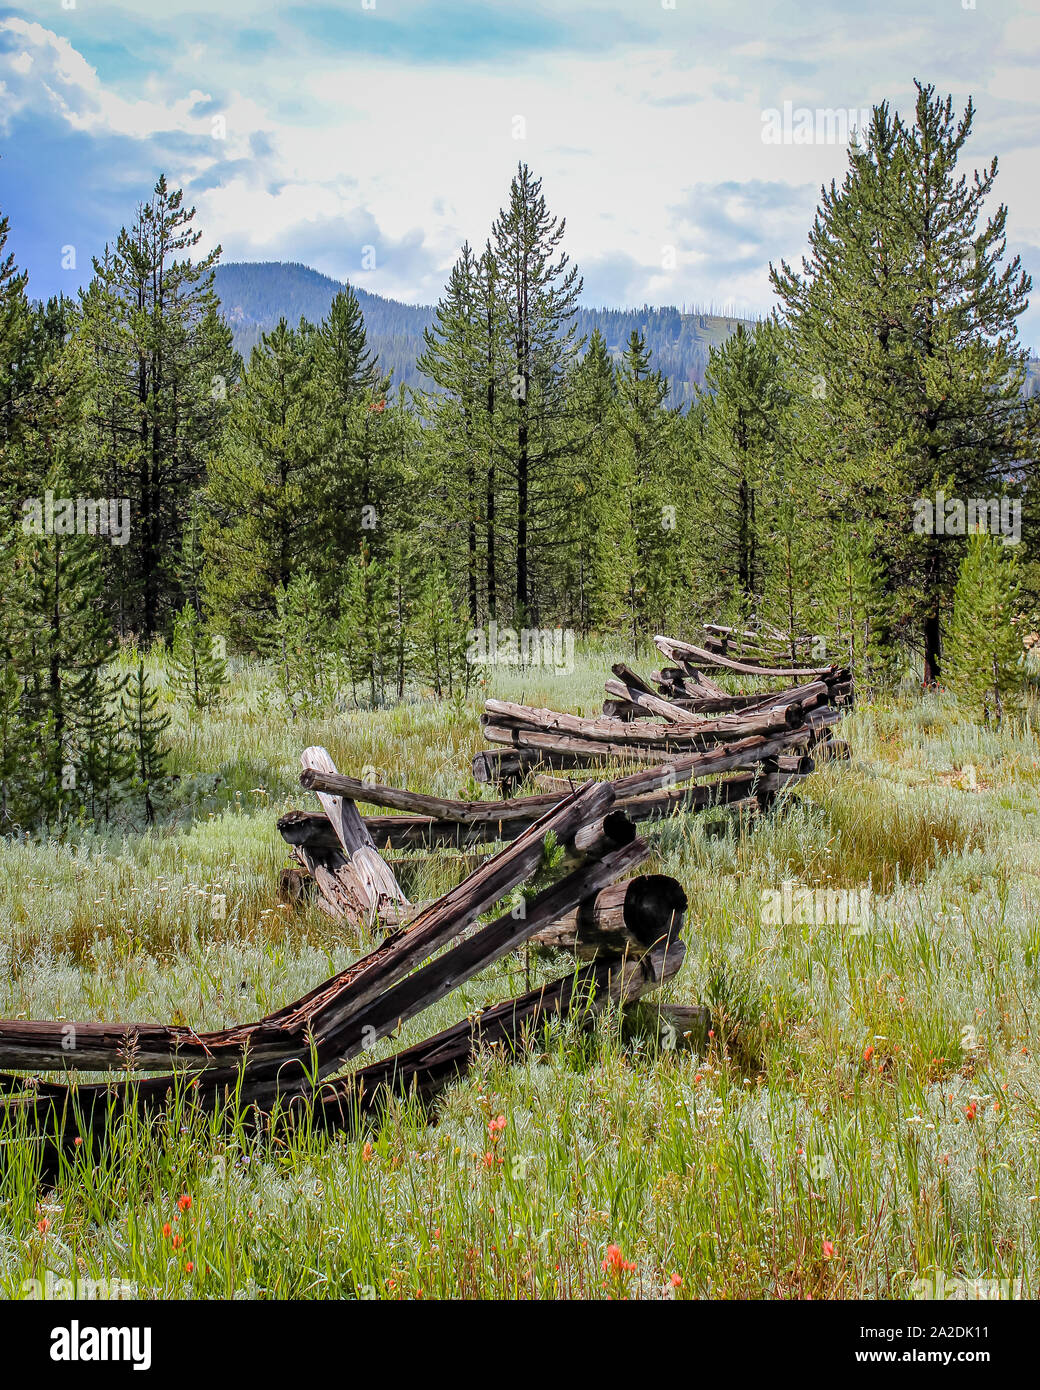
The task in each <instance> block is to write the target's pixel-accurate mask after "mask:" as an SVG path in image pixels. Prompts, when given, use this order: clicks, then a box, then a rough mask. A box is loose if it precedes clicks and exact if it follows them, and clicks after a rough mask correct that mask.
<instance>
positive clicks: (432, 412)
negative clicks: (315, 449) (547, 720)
mask: <svg viewBox="0 0 1040 1390" xmlns="http://www.w3.org/2000/svg"><path fill="white" fill-rule="evenodd" d="M479 276H480V267H479V266H478V262H477V258H476V257H475V256H474V254H473V251H472V249H471V247H470V245H469V242H465V243H464V244H463V247H462V251H461V253H460V255H459V258H458V260H457V261H456V262H455V264H454V265H453V266H452V269H451V274H450V275H449V277H448V284H447V286H446V288H445V291H444V294H443V296H442V297H441V299H440V301H439V302H438V304H437V307H436V309H435V310H434V322H433V324H432V325H431V326H430V327H429V328H427V329H426V330H425V331H424V334H423V341H424V351H423V353H422V355H421V356H420V357H419V361H418V367H419V370H420V371H421V372H423V373H424V375H426V376H428V377H429V378H430V380H431V381H432V382H434V384H435V385H436V386H437V387H438V388H439V389H438V390H437V391H436V392H431V393H428V394H427V395H426V396H425V397H424V398H423V401H422V408H423V413H424V415H425V416H426V419H427V421H428V422H429V425H430V429H431V433H432V437H433V439H434V441H435V445H434V449H433V450H432V451H431V453H432V454H433V465H434V466H433V468H432V469H431V477H430V480H429V486H428V496H429V497H430V499H431V502H432V504H433V512H434V516H435V517H436V521H437V524H438V527H439V529H440V534H441V543H440V550H441V554H442V556H443V558H444V560H445V561H446V562H447V563H449V564H451V566H452V569H453V570H454V572H456V573H462V574H464V575H465V582H466V596H467V603H468V607H469V615H470V621H471V622H472V623H473V624H474V626H475V625H476V624H477V622H478V618H479V612H480V600H479V590H480V584H481V579H482V566H481V558H480V551H481V548H482V547H481V541H482V539H483V540H484V541H485V543H486V536H485V537H484V538H482V537H481V536H480V522H481V517H482V516H483V514H484V511H485V501H486V486H487V479H486V471H487V437H488V429H487V425H488V421H487V418H486V410H487V373H486V361H487V351H488V341H487V338H486V336H485V334H486V325H485V319H484V316H483V315H482V314H481V310H480V303H479V300H480V289H479V285H478V279H479ZM491 351H492V355H493V356H494V355H495V353H494V346H493V345H492V348H491ZM492 389H493V387H492ZM445 542H448V544H445ZM483 572H484V573H485V574H486V561H485V564H484V567H483ZM490 587H491V591H492V594H493V592H494V588H495V585H494V582H493V581H492V583H491V586H490Z"/></svg>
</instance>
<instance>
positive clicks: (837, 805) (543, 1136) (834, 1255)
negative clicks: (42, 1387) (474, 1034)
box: [0, 645, 1040, 1299]
mask: <svg viewBox="0 0 1040 1390" xmlns="http://www.w3.org/2000/svg"><path fill="white" fill-rule="evenodd" d="M624 655H625V653H623V652H621V651H620V650H618V651H615V650H613V649H610V648H608V647H606V646H601V645H596V646H592V645H590V646H587V647H584V648H581V649H580V650H579V654H578V660H577V665H576V669H575V670H574V671H573V672H570V673H566V674H564V673H557V672H548V671H538V670H528V671H518V670H514V669H508V668H499V669H497V670H493V671H492V672H491V673H490V674H489V676H488V677H487V682H486V684H483V685H479V686H477V687H474V688H472V689H471V690H470V692H469V694H468V697H467V698H466V699H458V700H455V701H444V702H437V701H435V700H433V699H432V697H428V696H424V697H422V698H418V697H417V698H415V699H414V700H412V701H411V702H408V703H406V704H404V705H402V706H399V707H396V708H391V709H386V710H377V711H364V710H361V711H358V710H353V709H350V710H345V711H343V712H339V713H336V714H334V715H330V716H329V717H322V718H319V717H299V718H292V717H291V716H290V715H289V713H288V712H287V711H286V710H285V709H284V708H283V707H282V705H281V703H280V700H279V697H278V695H277V693H276V688H275V684H274V682H273V678H272V676H271V675H270V673H269V672H266V671H265V670H264V669H263V668H261V667H259V666H256V665H246V664H241V665H237V666H236V665H234V664H233V665H232V672H231V677H232V678H231V685H230V688H229V692H228V698H227V700H226V701H225V702H224V704H223V705H222V706H220V707H219V708H217V709H216V710H214V711H212V712H209V713H206V714H204V715H202V716H199V717H193V718H190V719H189V718H188V717H187V715H186V713H185V711H184V709H183V708H179V709H178V708H176V707H174V706H173V705H172V704H171V706H170V708H171V711H172V712H173V715H174V724H173V726H172V728H171V730H170V733H169V739H170V742H171V744H172V749H173V753H172V759H171V772H172V773H173V774H175V776H176V780H175V781H174V782H173V784H172V786H171V790H170V793H169V795H168V796H167V797H166V798H165V800H164V803H163V808H162V812H161V815H160V819H159V822H158V824H157V825H155V826H154V827H152V828H150V829H148V830H147V831H143V830H142V829H141V828H140V826H139V825H137V824H135V823H133V822H131V821H127V822H126V823H125V824H120V823H118V822H117V823H115V824H113V826H111V827H110V828H109V829H108V830H106V831H105V832H104V833H102V832H100V831H98V830H95V829H92V828H89V827H81V828H70V829H68V830H67V831H65V832H64V833H63V834H62V835H61V837H60V838H58V837H52V838H50V839H47V838H39V837H37V838H30V839H25V840H21V841H12V840H5V841H0V1016H2V1017H23V1018H24V1017H28V1018H59V1019H70V1020H74V1019H106V1020H132V1019H140V1020H155V1021H161V1022H167V1023H169V1022H186V1023H190V1024H192V1025H194V1026H196V1027H201V1028H215V1027H220V1026H223V1025H226V1024H229V1023H232V1022H234V1021H237V1020H247V1019H251V1018H255V1017H258V1016H260V1015H262V1014H265V1013H268V1012H270V1011H272V1010H274V1009H277V1008H279V1007H280V1006H282V1005H284V1004H286V1003H288V1002H290V1001H291V1000H293V999H294V998H297V997H298V996H300V995H301V994H303V993H304V992H305V991H307V990H309V989H310V988H312V987H313V986H314V985H316V984H317V983H319V982H320V981H321V980H323V979H325V978H326V977H327V976H329V975H330V974H332V973H333V972H335V971H337V970H339V969H341V968H343V967H344V966H345V965H346V964H348V963H349V962H350V961H351V960H353V959H355V958H356V957H357V956H358V955H360V954H362V953H363V952H364V951H365V950H366V949H368V947H369V946H370V945H371V940H370V939H369V938H367V936H366V935H365V934H363V933H358V932H354V931H352V930H350V929H345V928H343V927H341V926H340V925H338V924H336V923H334V922H333V921H331V920H330V919H329V918H328V917H327V916H325V915H324V914H323V913H322V912H321V911H320V910H319V909H318V908H317V907H310V908H307V909H305V910H302V911H300V910H290V909H289V908H287V907H286V906H284V905H281V904H280V903H279V901H278V894H277V882H278V874H279V870H280V868H281V867H282V866H283V865H284V864H285V863H286V862H287V857H286V852H285V846H284V845H283V844H282V842H281V840H280V838H279V836H278V833H277V830H276V828H275V821H276V819H277V817H278V816H279V815H280V814H281V813H282V812H283V811H285V810H287V809H289V808H290V807H293V806H306V805H307V804H308V802H309V798H308V797H307V796H306V794H304V793H302V792H301V791H300V790H299V788H298V786H297V777H298V772H299V755H300V752H301V750H302V749H303V748H304V747H305V746H306V745H308V744H312V743H320V744H324V745H325V746H326V747H327V748H328V749H329V751H330V752H331V754H332V756H333V758H334V759H335V760H336V763H337V765H338V766H339V767H340V768H341V769H342V770H343V771H349V772H351V773H354V774H355V775H357V774H360V772H361V770H362V769H373V770H374V772H375V775H376V776H377V777H378V779H379V780H382V781H386V782H391V783H395V784H399V785H407V786H408V787H410V788H413V789H416V790H424V791H432V792H439V793H442V794H448V795H460V794H469V795H488V794H489V793H488V790H487V789H486V788H485V789H481V788H478V787H477V786H476V784H474V783H473V782H472V780H471V778H470V775H469V760H470V758H471V756H472V754H473V753H474V752H475V751H476V750H477V749H478V748H480V747H482V746H484V745H483V740H482V738H481V735H480V730H479V726H478V716H479V713H480V709H481V706H482V702H483V700H484V698H485V697H486V696H489V695H496V696H499V697H502V698H514V699H519V698H523V699H525V700H527V701H528V702H530V703H534V704H548V705H552V706H553V707H555V708H558V709H568V710H573V711H575V712H580V713H592V712H594V711H597V710H598V709H599V706H600V701H601V699H602V683H603V679H604V677H605V676H606V675H607V674H608V670H609V664H610V661H611V660H616V659H618V658H619V657H621V656H624ZM640 664H641V665H643V666H645V665H646V664H647V662H646V659H645V653H643V654H641V660H640ZM1033 727H1035V726H1034V724H1033V722H1032V721H1031V720H1027V721H1021V722H1019V723H1017V724H1015V725H1013V726H1011V725H1009V726H1006V727H1004V728H1003V729H1001V730H999V731H993V730H986V729H983V728H980V727H979V726H978V725H976V724H974V723H972V722H971V721H970V720H969V719H968V718H967V717H966V716H964V715H963V714H962V713H960V712H959V711H958V710H957V709H956V707H955V706H953V705H952V704H951V703H948V702H946V701H945V699H944V698H943V697H941V696H928V697H921V696H919V695H913V696H907V697H906V698H905V699H901V700H897V701H890V702H885V703H877V704H872V703H870V702H868V701H863V700H861V702H860V704H859V706H858V708H857V709H856V711H855V712H854V713H853V714H852V716H851V717H849V718H848V719H847V720H846V721H845V723H844V725H843V727H842V731H841V736H842V737H844V738H846V739H848V741H849V743H850V745H851V749H852V758H851V760H850V761H849V762H847V763H838V764H828V765H824V766H821V768H820V769H819V770H818V771H817V772H816V773H815V774H814V775H813V776H812V777H811V778H810V779H809V780H807V781H806V782H804V783H803V784H801V786H799V788H798V789H797V791H796V792H795V793H794V794H793V795H790V796H789V797H787V799H786V800H785V801H784V802H783V803H782V804H781V806H780V807H779V808H778V809H777V810H776V811H774V812H773V813H772V814H770V815H769V816H767V817H762V818H759V819H758V820H757V821H750V820H748V819H747V818H744V819H740V818H734V817H733V816H727V815H724V814H722V813H719V812H712V813H708V814H707V815H702V816H697V815H689V816H683V817H678V818H675V819H673V820H671V821H669V822H666V823H663V824H659V825H657V826H654V827H651V828H650V829H649V831H648V833H649V834H650V836H651V838H652V842H653V844H654V847H655V856H654V858H653V859H652V860H651V861H650V862H649V864H648V865H647V866H646V871H655V870H660V871H663V872H666V873H669V874H672V875H674V876H675V877H677V878H678V879H680V880H681V882H682V884H683V886H684V887H685V889H686V892H687V894H688V897H689V900H690V909H689V912H688V915H687V923H686V928H685V940H686V943H687V947H688V955H687V959H686V963H685V965H684V967H683V969H682V970H681V971H680V973H679V975H678V976H677V977H676V979H675V980H674V981H673V982H671V984H670V985H669V986H668V987H667V990H666V997H667V998H669V999H671V1000H673V1001H675V1002H678V1003H700V1002H702V1003H707V1004H710V1005H711V1007H712V1010H713V1038H712V1039H711V1042H710V1044H709V1048H708V1051H707V1054H706V1055H702V1056H698V1055H695V1054H694V1053H692V1052H690V1051H686V1050H678V1051H661V1050H658V1049H657V1048H656V1046H655V1045H654V1044H651V1043H650V1042H648V1041H645V1040H635V1041H633V1040H631V1039H622V1037H621V1036H620V1032H619V1029H618V1027H617V1023H616V1019H613V1018H610V1017H607V1018H605V1019H603V1020H601V1021H600V1023H599V1024H598V1025H597V1027H596V1029H595V1031H594V1032H593V1033H592V1034H584V1033H582V1032H581V1031H579V1030H578V1029H577V1028H574V1027H568V1026H557V1027H555V1028H554V1029H553V1030H551V1031H550V1032H549V1033H548V1034H546V1035H545V1037H544V1039H543V1040H542V1041H541V1043H540V1045H539V1047H538V1049H537V1050H535V1051H533V1052H532V1053H531V1054H530V1055H529V1057H528V1058H527V1060H526V1062H525V1063H523V1064H521V1065H512V1066H510V1065H506V1064H505V1063H503V1062H502V1061H500V1060H497V1059H495V1058H494V1057H491V1056H489V1057H486V1058H484V1059H482V1060H481V1062H480V1063H479V1064H478V1065H477V1066H475V1067H474V1069H473V1070H472V1072H471V1073H470V1074H469V1075H468V1076H467V1077H466V1078H465V1079H463V1080H460V1081H459V1082H458V1083H457V1084H456V1085H454V1086H453V1087H452V1088H451V1089H450V1090H449V1091H448V1092H447V1094H446V1095H445V1097H444V1099H443V1101H442V1103H441V1104H440V1106H439V1107H438V1109H437V1111H436V1113H435V1115H434V1117H433V1120H434V1122H433V1123H429V1122H428V1120H427V1118H426V1117H424V1116H423V1115H422V1114H421V1113H420V1111H419V1110H418V1108H417V1107H415V1106H413V1105H410V1104H407V1105H406V1104H400V1105H396V1106H394V1107H393V1108H391V1109H389V1110H388V1111H387V1112H386V1113H385V1116H384V1117H383V1118H382V1120H381V1121H380V1122H379V1123H378V1124H374V1125H373V1126H372V1127H371V1128H370V1129H368V1130H366V1131H365V1132H363V1133H358V1134H350V1135H334V1136H331V1137H329V1136H318V1135H313V1134H306V1133H302V1134H299V1135H297V1136H294V1137H293V1138H292V1139H291V1140H288V1141H286V1140H279V1141H276V1142H272V1141H270V1140H266V1139H261V1138H259V1137H257V1136H256V1135H255V1134H253V1133H252V1132H251V1131H248V1130H246V1129H243V1128H242V1127H241V1126H240V1125H237V1124H235V1123H234V1121H233V1119H231V1118H229V1119H228V1121H227V1122H226V1123H224V1124H218V1123H210V1122H209V1121H205V1122H203V1121H199V1120H198V1119H197V1118H195V1117H193V1116H192V1115H190V1114H189V1113H177V1114H173V1115H171V1116H170V1117H168V1119H167V1120H166V1121H165V1122H164V1123H162V1124H157V1125H155V1126H152V1127H135V1126H130V1125H128V1126H126V1127H125V1128H123V1129H121V1130H120V1131H119V1132H118V1134H117V1135H116V1137H115V1139H114V1142H113V1145H112V1147H111V1149H110V1150H109V1152H108V1154H107V1155H106V1157H105V1159H104V1160H103V1161H102V1162H101V1163H99V1164H96V1165H90V1164H88V1163H87V1162H86V1161H85V1159H83V1158H81V1157H77V1158H76V1159H75V1160H73V1161H70V1163H69V1165H68V1168H67V1170H66V1171H64V1172H63V1174H62V1176H61V1178H60V1180H59V1182H58V1185H57V1186H56V1187H54V1188H48V1187H40V1186H39V1185H38V1183H37V1181H36V1174H35V1168H34V1164H35V1161H36V1158H35V1154H36V1149H35V1146H34V1144H33V1143H32V1141H31V1139H30V1138H29V1137H28V1136H26V1135H25V1134H22V1133H19V1132H18V1130H17V1126H16V1125H13V1124H12V1123H11V1122H9V1121H8V1122H5V1123H4V1126H3V1132H2V1133H0V1295H3V1296H9V1297H12V1298H17V1297H24V1296H26V1295H27V1293H28V1292H30V1291H31V1290H33V1289H34V1288H36V1287H38V1286H39V1285H44V1286H46V1282H47V1280H48V1278H50V1279H52V1280H73V1281H76V1280H78V1281H81V1282H83V1283H84V1284H87V1285H92V1284H96V1283H97V1282H98V1281H105V1282H104V1284H103V1287H104V1288H105V1289H106V1290H108V1291H109V1292H115V1293H130V1294H132V1295H135V1296H138V1297H143V1298H156V1299H171V1298H211V1297H212V1298H262V1297H280V1298H286V1297H291V1298H354V1297H360V1298H380V1299H382V1298H387V1299H393V1298H442V1297H446V1298H452V1297H460V1296H461V1297H487V1298H538V1297H541V1298H545V1297H581V1298H599V1297H607V1296H611V1297H620V1296H629V1297H644V1298H672V1297H679V1298H686V1297H689V1298H741V1297H749V1298H789V1297H796V1298H798V1297H804V1298H808V1297H811V1298H813V1299H821V1298H833V1299H859V1298H878V1297H881V1298H887V1297H894V1298H908V1299H909V1298H913V1297H915V1296H920V1295H921V1292H922V1289H924V1288H926V1287H929V1286H931V1287H935V1286H938V1287H939V1288H946V1289H949V1288H954V1289H956V1288H957V1287H958V1285H957V1282H956V1281H961V1293H962V1294H963V1292H964V1288H965V1287H966V1288H967V1290H968V1292H969V1296H971V1295H972V1294H974V1295H979V1294H982V1295H984V1296H1021V1297H1024V1298H1036V1297H1037V1296H1038V1294H1040V1152H1038V1149H1040V1066H1038V1063H1037V1055H1038V1048H1040V1037H1038V1019H1040V837H1038V833H1037V817H1036V812H1037V809H1038V804H1040V763H1038V756H1037V754H1038V746H1037V737H1036V734H1035V733H1034V732H1033ZM785 880H794V881H795V882H796V883H798V884H801V885H805V886H808V887H833V888H849V889H860V888H863V887H869V888H870V889H871V892H872V900H871V901H872V905H873V912H872V915H871V919H870V922H869V925H868V927H867V929H866V930H862V931H860V930H854V929H852V928H850V927H849V926H842V925H823V924H820V925H816V924H799V923H792V924H782V923H780V924H778V923H773V922H770V921H769V920H768V919H767V918H768V914H766V913H764V911H763V903H764V900H765V898H766V896H767V890H770V889H772V890H777V889H779V888H780V887H781V885H782V884H783V882H784V881H785ZM454 881H455V877H454V876H453V875H452V872H451V869H450V867H449V866H445V867H443V868H438V869H437V870H435V871H431V872H430V873H428V874H427V875H426V876H425V877H424V878H422V879H420V880H419V881H418V882H412V883H411V884H410V887H411V889H412V896H413V898H414V897H427V896H432V895H435V894H438V893H440V892H442V891H444V890H445V889H446V888H447V887H449V886H451V884H452V883H453V882H454ZM568 968H569V967H568V962H567V960H566V959H565V958H561V957H557V958H556V959H554V960H545V959H537V960H533V965H532V970H533V973H534V978H535V979H538V978H546V979H548V978H554V977H555V976H557V975H560V974H563V973H565V971H566V970H567V969H568ZM524 988H525V960H524V958H523V956H517V957H513V958H510V959H508V960H507V961H504V962H502V963H501V964H500V965H499V966H497V967H495V968H494V969H492V970H490V971H488V972H487V973H486V974H485V975H483V976H481V977H479V978H478V979H476V980H474V981H472V982H471V983H470V984H468V985H467V986H465V987H464V988H463V989H462V990H460V991H458V992H457V993H456V994H454V995H452V996H450V997H449V998H448V999H447V1000H445V1001H444V1002H443V1003H442V1004H440V1005H439V1006H437V1007H436V1008H434V1009H432V1010H430V1011H429V1012H428V1013H426V1014H424V1015H421V1016H420V1017H419V1018H417V1019H414V1020H413V1021H412V1022H410V1023H409V1024H408V1025H407V1026H405V1027H404V1028H403V1029H402V1030H401V1034H400V1036H399V1037H398V1038H394V1039H392V1040H388V1041H387V1042H386V1043H384V1044H381V1048H382V1049H383V1050H384V1051H385V1052H389V1051H392V1050H397V1049H398V1048H400V1047H403V1046H407V1045H408V1044H409V1043H412V1042H416V1041H418V1040H420V1039H421V1038H424V1037H426V1036H428V1035H430V1034H432V1033H433V1032H435V1031H436V1030H437V1029H440V1028H442V1027H445V1026H446V1025H448V1024H449V1023H451V1022H454V1021H455V1020H457V1019H459V1018H461V1017H463V1016H465V1015H466V1014H468V1013H471V1012H473V1011H474V1010H476V1009H477V1008H479V1007H481V1006H482V1005H485V1004H489V1003H493V1002H497V1001H498V1000H500V999H503V998H506V997H508V996H509V995H512V994H517V993H519V992H521V991H522V990H523V989H524ZM378 1055H383V1053H380V1054H378ZM499 1117H504V1125H503V1124H502V1123H501V1122H500V1120H499ZM493 1121H494V1122H495V1123H494V1124H492V1122H493ZM189 1198H190V1202H189V1201H188V1200H187V1199H189ZM608 1247H618V1250H619V1251H620V1253H617V1252H615V1253H614V1255H613V1257H612V1258H611V1259H608V1258H607V1250H608ZM605 1262H606V1264H605ZM32 1281H37V1283H36V1284H35V1285H34V1284H33V1283H32ZM925 1281H926V1282H925ZM971 1281H979V1282H977V1283H975V1282H971Z"/></svg>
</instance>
